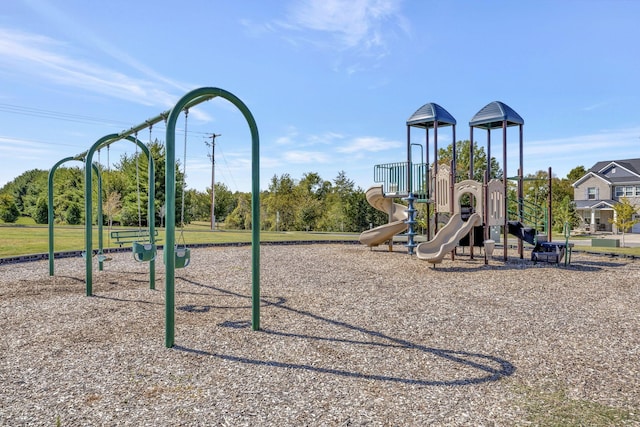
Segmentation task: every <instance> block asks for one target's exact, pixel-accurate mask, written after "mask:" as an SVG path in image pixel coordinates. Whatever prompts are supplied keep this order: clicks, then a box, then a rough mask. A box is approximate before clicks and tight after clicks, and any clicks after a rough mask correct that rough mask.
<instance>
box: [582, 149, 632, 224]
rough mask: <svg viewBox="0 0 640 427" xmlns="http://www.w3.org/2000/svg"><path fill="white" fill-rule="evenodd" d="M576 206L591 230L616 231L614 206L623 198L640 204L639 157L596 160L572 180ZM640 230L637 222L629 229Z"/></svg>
mask: <svg viewBox="0 0 640 427" xmlns="http://www.w3.org/2000/svg"><path fill="white" fill-rule="evenodd" d="M573 195H574V202H575V204H576V209H577V211H578V214H579V215H580V217H581V218H582V219H583V220H584V225H585V226H586V227H587V229H588V230H589V231H590V232H594V231H610V232H616V231H617V230H616V229H615V227H614V226H613V225H612V224H611V223H610V220H613V219H614V217H615V211H614V210H613V206H614V205H615V204H616V203H617V202H618V201H619V200H620V199H621V198H622V197H626V198H627V199H628V200H629V201H630V202H631V204H633V205H636V206H638V207H640V159H627V160H607V161H603V162H598V163H596V164H595V165H593V166H592V167H591V169H589V170H588V171H587V173H586V174H585V175H584V176H583V177H582V178H580V179H579V180H577V181H576V182H574V183H573ZM636 217H638V215H636ZM631 232H632V233H640V223H639V224H636V225H635V226H634V227H633V229H632V230H631Z"/></svg>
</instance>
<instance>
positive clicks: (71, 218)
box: [66, 203, 82, 225]
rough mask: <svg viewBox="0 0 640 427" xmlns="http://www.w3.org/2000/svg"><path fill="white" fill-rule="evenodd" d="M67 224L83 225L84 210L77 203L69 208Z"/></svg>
mask: <svg viewBox="0 0 640 427" xmlns="http://www.w3.org/2000/svg"><path fill="white" fill-rule="evenodd" d="M66 220H67V224H70V225H78V224H81V223H82V209H81V208H80V205H79V204H77V203H72V204H71V205H70V206H69V210H68V211H67V216H66Z"/></svg>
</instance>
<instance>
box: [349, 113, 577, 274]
mask: <svg viewBox="0 0 640 427" xmlns="http://www.w3.org/2000/svg"><path fill="white" fill-rule="evenodd" d="M456 123H457V122H456V119H455V118H454V117H453V116H452V115H451V114H450V113H449V112H448V111H447V110H445V109H444V108H443V107H441V106H440V105H438V104H435V103H427V104H425V105H423V106H422V107H420V108H419V109H418V110H417V111H416V112H415V113H414V114H413V115H412V116H411V117H409V119H408V120H407V122H406V124H407V161H406V163H405V162H397V163H389V164H382V165H376V166H375V167H374V181H375V182H376V183H380V184H381V185H379V186H378V187H372V188H370V189H369V191H367V200H368V201H369V203H371V205H372V206H374V207H376V208H378V209H380V207H381V206H383V207H386V208H387V209H389V210H388V213H389V215H390V216H389V218H390V222H389V224H385V225H382V226H379V227H376V228H373V229H371V230H367V231H365V232H363V233H362V235H361V236H360V242H361V243H364V244H367V245H368V246H377V245H379V244H381V243H384V242H385V241H386V240H384V239H383V237H388V239H393V234H391V232H392V231H396V233H401V232H403V231H404V230H405V229H406V230H407V233H406V236H407V243H406V246H407V251H408V253H409V255H413V254H414V253H415V254H416V255H417V257H418V258H419V259H423V260H426V261H427V262H429V263H432V264H436V263H440V262H442V260H443V259H444V257H445V256H446V254H449V253H450V254H451V256H452V258H453V257H454V254H455V248H456V247H457V246H460V242H461V240H462V239H463V238H464V239H466V238H467V237H468V246H469V250H470V256H471V258H473V256H474V246H481V245H485V246H488V247H493V245H495V242H494V241H493V240H492V239H491V233H490V230H491V229H492V227H501V230H502V236H503V242H504V243H505V244H504V245H503V259H504V261H506V260H507V250H508V245H507V244H506V242H507V236H508V234H512V235H514V236H516V237H518V254H519V256H520V258H523V252H524V246H523V242H527V243H530V244H531V245H533V246H534V249H533V252H532V260H534V261H548V260H550V259H555V260H556V262H558V263H559V262H560V260H561V259H562V256H564V253H565V250H566V249H567V244H562V243H552V242H551V230H550V227H549V224H551V209H550V206H551V205H550V203H551V198H550V197H549V199H548V206H547V212H548V213H547V217H546V220H545V223H544V224H539V223H537V222H536V223H535V227H531V226H529V225H527V219H528V217H527V209H526V208H527V207H526V205H525V201H524V197H523V182H524V176H523V126H524V120H523V119H522V117H520V115H518V113H516V112H515V111H514V110H513V109H512V108H511V107H509V106H508V105H506V104H504V103H503V102H500V101H494V102H491V103H489V104H487V105H486V106H485V107H483V108H482V109H481V110H479V111H478V112H477V113H476V114H475V115H474V116H473V118H472V119H471V120H470V121H469V128H470V138H469V141H470V142H471V143H470V144H469V153H468V157H469V170H468V175H466V176H457V174H456V171H457V168H456V163H457V155H458V153H457V150H456ZM448 126H451V128H452V139H451V140H452V159H451V162H450V165H446V164H440V162H439V161H438V130H439V128H441V127H448ZM512 126H517V127H518V131H519V132H518V134H519V144H518V146H519V168H518V174H517V176H516V177H514V178H507V177H508V174H507V135H508V133H507V128H509V127H512ZM413 127H416V128H422V129H425V141H424V145H423V144H422V143H412V142H411V128H413ZM474 129H481V130H486V135H487V140H486V152H487V165H488V166H487V169H486V170H485V171H484V173H483V182H479V181H477V180H474V177H475V176H476V173H475V172H476V171H475V167H474V146H475V141H474ZM493 130H502V176H499V177H495V176H492V171H491V168H490V166H489V165H490V164H491V159H492V154H491V133H492V131H493ZM430 133H432V134H433V156H434V159H433V162H432V163H430V161H429V153H430V151H431V150H430ZM414 146H418V147H419V148H420V150H421V153H422V157H421V161H420V162H419V163H414V162H413V161H412V148H413V147H414ZM425 153H426V158H424V157H425V156H424V154H425ZM509 179H513V180H515V181H516V182H517V190H516V192H517V200H516V205H517V211H516V212H509V210H508V208H509V203H508V197H507V195H508V194H509V193H508V181H509ZM550 180H551V169H549V182H550ZM549 185H550V184H549ZM370 193H371V194H376V195H377V197H379V198H402V199H403V200H405V201H407V206H406V207H405V213H406V219H405V223H406V227H405V228H403V227H402V224H401V223H400V222H399V221H400V220H401V215H400V214H399V212H398V209H399V208H398V206H402V205H398V204H395V206H394V208H393V209H390V208H389V206H390V203H387V204H383V203H382V202H380V201H379V200H378V199H376V202H375V204H374V203H372V202H371V200H370V197H369V194H370ZM463 197H464V198H465V200H468V201H469V203H468V205H467V206H463V205H462V202H461V199H463ZM415 203H426V208H427V209H426V211H427V218H429V220H428V221H427V227H426V237H427V240H428V241H426V242H422V243H420V244H416V242H415V236H416V231H415V224H416V221H415V214H416V209H415ZM380 210H383V211H384V209H380ZM432 211H433V212H432ZM510 216H511V218H510ZM432 217H433V224H432V221H431V218H432ZM446 217H448V222H447V223H446V224H445V225H444V226H442V227H441V228H440V229H438V226H439V219H440V218H446ZM514 219H515V220H514ZM432 228H433V230H432ZM432 231H433V234H432ZM543 233H544V234H543ZM373 235H375V236H376V237H377V238H376V239H373V238H371V236H373ZM477 236H482V239H481V241H480V242H475V241H474V240H476V238H477ZM390 248H391V244H390ZM550 253H554V254H555V256H551V257H549V256H545V255H544V254H550ZM484 260H485V263H488V257H487V251H486V250H485V251H484Z"/></svg>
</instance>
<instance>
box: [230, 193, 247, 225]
mask: <svg viewBox="0 0 640 427" xmlns="http://www.w3.org/2000/svg"><path fill="white" fill-rule="evenodd" d="M236 195H237V197H238V204H237V206H236V207H235V209H234V210H233V211H232V212H231V213H230V214H229V215H227V219H226V221H225V225H226V226H227V227H229V228H235V229H239V230H249V229H251V193H237V194H236Z"/></svg>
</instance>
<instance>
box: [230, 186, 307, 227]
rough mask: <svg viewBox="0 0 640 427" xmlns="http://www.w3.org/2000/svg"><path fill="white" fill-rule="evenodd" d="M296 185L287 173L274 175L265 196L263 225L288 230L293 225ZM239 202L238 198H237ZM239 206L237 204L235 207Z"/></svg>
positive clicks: (295, 206) (296, 206)
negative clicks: (278, 175)
mask: <svg viewBox="0 0 640 427" xmlns="http://www.w3.org/2000/svg"><path fill="white" fill-rule="evenodd" d="M295 187H296V185H295V182H294V181H293V179H292V178H291V176H290V175H289V174H283V175H282V176H280V178H278V177H277V176H276V175H274V176H273V177H272V178H271V182H270V183H269V193H268V195H267V196H266V197H265V200H264V204H265V207H266V218H265V219H264V220H265V226H267V227H268V229H270V230H278V231H288V230H293V229H294V226H295V218H296V210H297V208H299V205H298V204H297V201H296V197H295V193H294V189H295ZM238 204H240V200H238ZM238 208H240V206H237V207H236V209H238Z"/></svg>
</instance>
